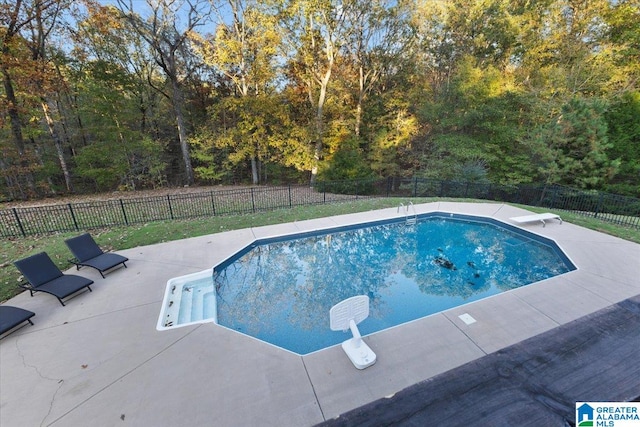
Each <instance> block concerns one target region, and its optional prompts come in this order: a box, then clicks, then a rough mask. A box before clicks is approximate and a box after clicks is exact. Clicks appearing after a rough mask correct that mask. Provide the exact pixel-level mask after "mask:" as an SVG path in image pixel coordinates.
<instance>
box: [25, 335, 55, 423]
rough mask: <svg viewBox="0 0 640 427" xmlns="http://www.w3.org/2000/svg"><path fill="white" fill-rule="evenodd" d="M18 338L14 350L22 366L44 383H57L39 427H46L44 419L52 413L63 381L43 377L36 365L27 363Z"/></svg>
mask: <svg viewBox="0 0 640 427" xmlns="http://www.w3.org/2000/svg"><path fill="white" fill-rule="evenodd" d="M19 342H20V337H18V338H17V339H16V341H15V345H16V350H17V351H18V356H20V359H22V365H23V366H24V367H25V368H29V369H33V370H34V372H35V373H36V374H38V377H40V378H42V379H43V380H45V381H55V382H57V383H58V387H57V388H56V391H55V392H54V393H53V395H52V396H51V401H50V402H49V410H48V411H47V413H46V414H45V416H44V417H43V418H42V421H41V422H40V426H43V425H46V424H45V422H46V419H47V418H48V417H49V415H50V414H51V412H52V411H53V405H54V403H55V400H56V396H57V395H58V392H59V391H60V389H61V388H62V386H63V385H64V379H63V378H51V377H47V376H46V375H44V374H43V373H42V372H41V371H40V369H39V368H38V366H36V365H32V364H30V363H27V360H26V356H25V354H24V353H23V352H22V350H21V349H20V345H19Z"/></svg>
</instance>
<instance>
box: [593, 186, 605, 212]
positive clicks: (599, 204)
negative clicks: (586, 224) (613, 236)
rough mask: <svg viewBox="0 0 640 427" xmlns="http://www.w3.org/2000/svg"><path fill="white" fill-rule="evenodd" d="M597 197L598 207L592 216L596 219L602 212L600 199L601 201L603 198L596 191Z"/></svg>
mask: <svg viewBox="0 0 640 427" xmlns="http://www.w3.org/2000/svg"><path fill="white" fill-rule="evenodd" d="M598 196H599V197H598V206H596V211H595V214H594V215H593V217H594V218H597V217H598V214H599V213H600V211H601V210H602V199H603V196H602V193H601V192H599V191H598Z"/></svg>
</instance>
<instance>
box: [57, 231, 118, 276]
mask: <svg viewBox="0 0 640 427" xmlns="http://www.w3.org/2000/svg"><path fill="white" fill-rule="evenodd" d="M64 242H65V243H66V244H67V246H68V247H69V250H70V251H71V253H72V254H73V256H74V257H75V258H74V259H72V260H70V261H71V262H72V263H74V264H75V265H76V267H77V269H78V270H80V267H83V266H86V267H92V268H95V269H96V270H98V271H99V272H100V275H101V276H102V278H103V279H104V272H105V271H107V270H109V269H111V268H113V267H115V266H117V265H120V264H122V265H124V268H127V264H125V262H127V261H129V258H126V257H123V256H122V255H118V254H114V253H108V252H103V251H102V249H100V247H99V246H98V245H97V243H96V242H95V240H93V237H91V235H90V234H89V233H85V234H81V235H80V236H77V237H73V238H71V239H67V240H65V241H64Z"/></svg>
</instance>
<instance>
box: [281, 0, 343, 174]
mask: <svg viewBox="0 0 640 427" xmlns="http://www.w3.org/2000/svg"><path fill="white" fill-rule="evenodd" d="M351 7H353V3H352V2H345V3H341V2H334V1H333V0H321V1H313V0H285V1H283V2H282V4H281V10H280V16H279V19H280V20H279V23H280V24H281V29H282V32H283V41H284V43H283V48H284V49H285V56H286V57H288V58H289V64H288V70H289V73H290V79H291V80H293V81H294V82H299V83H300V84H302V85H303V87H304V91H305V92H306V96H307V100H308V102H309V105H310V106H311V107H312V108H313V109H314V125H313V129H314V135H313V140H312V145H313V147H312V152H313V159H314V162H313V166H312V167H311V185H313V184H314V183H315V181H316V178H317V175H318V167H319V164H320V161H321V159H322V157H323V137H324V133H325V104H326V102H327V96H328V89H329V83H330V82H331V77H332V73H333V72H334V68H335V66H336V61H337V60H338V57H339V55H340V46H341V45H342V44H343V43H344V42H345V40H346V36H345V30H346V27H345V19H346V16H347V13H348V11H349V9H350V8H351Z"/></svg>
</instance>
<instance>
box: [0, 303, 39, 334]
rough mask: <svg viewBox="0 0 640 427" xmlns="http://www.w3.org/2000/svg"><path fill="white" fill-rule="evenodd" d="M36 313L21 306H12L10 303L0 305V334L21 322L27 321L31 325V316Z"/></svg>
mask: <svg viewBox="0 0 640 427" xmlns="http://www.w3.org/2000/svg"><path fill="white" fill-rule="evenodd" d="M35 315H36V314H35V313H34V312H33V311H29V310H25V309H23V308H18V307H12V306H10V305H0V335H3V334H4V333H5V332H9V331H10V330H11V329H13V328H15V327H16V326H18V325H19V324H21V323H24V322H29V323H30V324H32V325H33V322H32V321H31V318H32V317H33V316H35Z"/></svg>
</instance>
